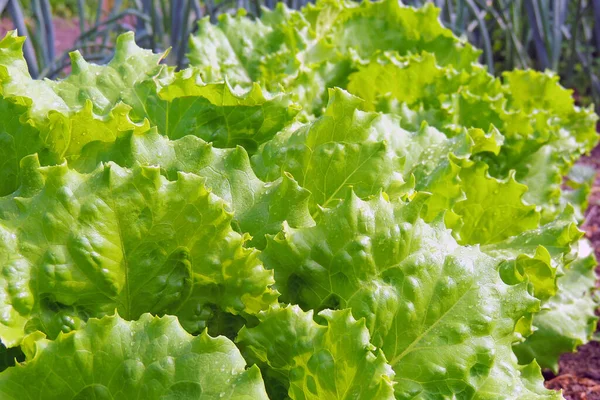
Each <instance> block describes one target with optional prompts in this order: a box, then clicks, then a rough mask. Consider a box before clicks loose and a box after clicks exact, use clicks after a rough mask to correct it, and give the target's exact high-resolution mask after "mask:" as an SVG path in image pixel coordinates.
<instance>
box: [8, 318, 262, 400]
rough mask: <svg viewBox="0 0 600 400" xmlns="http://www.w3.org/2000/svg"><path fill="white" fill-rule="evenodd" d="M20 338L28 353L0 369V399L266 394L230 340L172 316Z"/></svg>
mask: <svg viewBox="0 0 600 400" xmlns="http://www.w3.org/2000/svg"><path fill="white" fill-rule="evenodd" d="M28 345H29V346H32V347H33V348H34V350H33V354H31V355H30V356H28V357H27V359H26V360H25V362H24V363H21V364H20V365H18V366H16V367H12V368H9V369H7V370H5V371H4V372H2V373H1V374H0V393H1V394H2V398H3V399H7V400H13V399H14V400H16V399H23V398H42V397H43V398H44V399H48V400H52V399H57V400H58V399H66V398H72V399H89V398H94V399H116V398H142V397H143V398H145V399H149V400H150V399H156V400H158V399H216V398H220V397H221V398H228V399H248V400H249V399H268V397H267V394H266V392H265V388H264V383H263V381H262V378H261V375H260V371H259V369H258V368H257V367H256V366H252V367H250V368H249V369H246V362H245V361H244V359H243V358H242V356H241V355H240V353H239V351H238V349H237V348H236V347H235V345H234V344H233V343H232V342H231V341H230V340H228V339H227V338H224V337H217V338H212V337H210V336H208V334H207V333H206V332H204V333H202V334H201V335H199V336H191V335H190V334H189V333H187V332H186V331H185V330H184V329H183V328H182V327H181V325H179V323H178V322H177V319H176V318H174V317H163V318H158V317H153V316H151V315H150V314H144V315H142V316H141V317H140V319H139V320H137V321H131V322H128V321H125V320H123V319H122V318H121V317H119V316H118V315H115V316H111V317H104V318H102V319H100V320H97V319H90V320H89V321H88V323H87V324H86V326H85V327H84V328H83V329H81V330H78V331H74V332H70V333H68V334H61V335H59V336H58V338H57V339H56V340H55V341H48V340H45V339H41V340H39V341H37V342H34V343H29V344H28ZM32 382H36V384H32Z"/></svg>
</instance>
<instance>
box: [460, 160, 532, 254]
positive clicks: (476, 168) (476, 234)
mask: <svg viewBox="0 0 600 400" xmlns="http://www.w3.org/2000/svg"><path fill="white" fill-rule="evenodd" d="M459 176H460V179H461V188H462V190H463V192H464V193H465V197H466V198H465V199H464V200H461V201H459V202H458V203H457V204H456V205H455V206H454V208H453V211H454V212H455V213H456V214H458V215H459V216H460V217H461V219H462V221H461V222H462V226H461V227H460V229H459V230H455V232H456V233H457V235H458V237H459V238H460V242H461V243H463V244H475V243H479V244H491V243H496V242H500V241H502V240H504V239H506V238H509V237H511V236H515V235H518V234H520V233H522V232H524V231H527V230H530V229H535V228H537V227H538V223H539V220H540V215H539V212H537V211H536V208H535V206H533V205H527V204H525V203H524V202H523V200H522V197H523V194H524V193H525V192H526V191H527V186H525V185H522V184H520V183H518V182H517V181H516V180H515V178H514V174H511V175H510V176H509V177H508V179H506V180H505V181H499V180H497V179H494V178H492V177H491V176H489V174H488V165H487V164H484V163H481V162H477V163H474V164H473V165H472V166H470V167H469V168H463V169H462V170H461V171H460V175H459Z"/></svg>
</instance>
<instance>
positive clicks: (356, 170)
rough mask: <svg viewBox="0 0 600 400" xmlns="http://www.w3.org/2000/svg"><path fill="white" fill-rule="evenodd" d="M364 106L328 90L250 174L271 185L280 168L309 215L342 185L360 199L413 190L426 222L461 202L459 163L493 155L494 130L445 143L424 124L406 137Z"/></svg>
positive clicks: (269, 146) (497, 139)
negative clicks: (423, 204)
mask: <svg viewBox="0 0 600 400" xmlns="http://www.w3.org/2000/svg"><path fill="white" fill-rule="evenodd" d="M363 104H364V102H363V101H362V100H360V99H358V98H356V97H354V96H352V95H350V94H348V93H347V92H345V91H343V90H340V89H334V90H331V91H330V101H329V105H328V106H327V109H326V110H325V113H324V114H323V115H322V116H321V117H319V118H318V119H316V120H315V121H314V122H312V123H309V124H306V125H303V126H300V127H298V128H296V129H295V130H294V129H293V128H289V129H286V130H284V131H282V132H280V133H279V134H278V135H277V136H276V137H275V138H273V140H271V141H270V142H267V143H266V144H265V145H263V146H261V148H260V149H259V151H258V153H257V154H256V155H255V156H253V158H252V161H253V166H254V169H255V171H256V173H257V175H258V176H259V177H260V178H262V179H264V180H274V179H277V178H279V177H280V176H281V173H282V171H284V172H288V173H290V174H291V175H292V176H293V177H294V178H295V179H296V180H297V181H298V183H299V184H300V186H302V187H304V188H306V189H308V190H309V191H310V192H311V193H312V194H313V196H312V198H311V210H312V211H313V212H314V211H315V210H316V208H317V206H322V207H327V206H330V205H333V204H335V203H336V202H337V201H339V200H340V198H341V197H342V195H343V194H344V193H345V190H346V189H347V188H349V187H352V188H353V190H354V191H355V192H356V194H357V195H358V196H359V197H361V198H366V197H368V196H370V195H377V194H378V193H379V192H380V191H385V192H386V193H387V194H388V195H389V196H390V197H392V198H396V197H401V196H403V195H405V194H406V193H407V192H408V191H410V190H412V189H415V190H419V191H427V192H430V193H433V194H434V196H432V197H431V198H430V199H429V211H428V216H427V217H426V219H427V220H432V219H433V218H435V217H436V216H437V215H438V214H439V213H440V212H442V211H444V210H447V209H448V208H451V207H452V206H453V205H454V204H455V203H456V201H458V200H459V199H460V198H461V196H462V192H461V187H460V184H459V175H458V174H459V171H460V168H461V164H462V160H464V159H468V158H469V157H470V156H471V154H473V153H479V152H497V151H499V148H500V143H501V141H502V136H501V135H500V134H499V133H498V132H497V131H494V130H493V131H491V132H490V133H488V134H486V133H484V132H483V131H481V130H478V129H471V130H468V131H465V132H462V133H461V134H459V135H457V136H455V137H453V138H447V137H446V136H445V135H444V134H443V133H441V132H439V131H438V130H436V129H435V128H432V127H428V126H427V125H425V124H424V125H423V126H421V127H420V129H419V130H418V131H416V132H408V131H406V130H404V129H402V128H401V127H400V121H399V119H398V118H396V117H394V116H390V115H383V114H379V113H371V112H364V111H361V110H360V108H361V107H362V105H363ZM449 155H452V156H453V157H451V158H449Z"/></svg>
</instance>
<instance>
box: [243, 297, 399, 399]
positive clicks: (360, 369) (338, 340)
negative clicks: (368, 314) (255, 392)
mask: <svg viewBox="0 0 600 400" xmlns="http://www.w3.org/2000/svg"><path fill="white" fill-rule="evenodd" d="M319 315H320V316H321V317H322V318H323V319H324V320H325V322H326V325H320V324H317V323H315V322H314V321H313V312H312V311H309V312H304V311H302V310H301V309H300V307H298V306H287V307H279V306H276V307H274V308H271V309H269V310H268V311H264V312H261V313H260V314H259V316H258V318H259V320H260V323H259V324H258V326H256V327H254V328H249V329H248V328H243V329H242V330H241V331H240V334H239V336H238V338H237V341H238V342H239V343H240V344H241V346H242V348H243V349H244V354H245V355H246V357H247V359H248V360H249V361H253V362H256V363H257V364H258V365H262V366H263V368H264V370H265V372H266V373H267V374H268V375H266V376H269V377H270V378H271V379H272V380H274V381H275V383H273V384H272V385H271V386H275V385H276V383H280V384H281V385H283V386H284V387H285V388H288V395H289V396H290V398H292V399H346V398H361V399H362V398H365V399H393V398H394V389H393V377H394V372H393V371H392V369H391V367H390V366H389V365H388V364H387V362H386V360H385V357H384V355H383V354H382V353H381V351H380V350H378V351H375V347H374V346H373V345H372V344H371V343H370V342H369V332H368V331H367V328H366V327H365V324H364V320H361V321H356V320H355V319H354V318H353V317H352V315H351V313H350V310H342V311H332V310H324V311H321V313H320V314H319ZM272 396H273V394H272ZM273 398H276V397H273Z"/></svg>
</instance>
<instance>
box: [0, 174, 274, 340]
mask: <svg viewBox="0 0 600 400" xmlns="http://www.w3.org/2000/svg"><path fill="white" fill-rule="evenodd" d="M42 173H43V175H44V178H45V185H44V188H43V189H42V190H41V191H40V192H39V193H38V194H37V195H35V196H33V197H31V198H27V199H26V198H16V199H15V201H17V202H18V203H19V209H20V213H19V215H18V216H16V217H15V218H12V219H9V220H6V221H3V222H1V223H0V232H1V237H2V240H1V241H0V243H1V245H2V247H1V248H0V260H2V271H3V274H4V276H8V277H9V279H7V280H6V281H5V283H4V284H3V287H2V296H1V297H0V298H1V299H2V304H1V306H2V309H3V312H2V316H3V317H2V321H1V324H0V337H1V338H2V341H3V343H5V344H7V345H14V344H15V343H18V342H19V341H20V340H21V338H22V336H23V333H24V332H27V331H31V330H35V329H39V330H42V331H43V332H45V333H46V334H48V335H49V336H50V337H55V336H56V334H57V333H58V332H59V331H60V330H63V331H68V330H70V329H74V328H76V327H77V326H78V322H77V321H78V320H80V319H83V320H85V319H86V318H88V317H90V316H91V317H93V316H102V315H104V314H107V313H110V312H111V311H112V310H114V309H115V308H117V309H118V310H119V312H120V313H121V314H122V315H123V316H124V317H126V318H137V317H138V316H139V315H141V314H142V313H144V312H153V313H156V314H174V315H177V316H179V318H180V321H181V322H182V324H183V326H184V327H185V328H186V329H188V330H190V331H192V332H194V331H198V330H201V329H203V328H204V326H206V323H207V320H209V319H210V318H211V316H212V312H211V307H213V306H215V307H217V308H218V309H220V310H222V311H226V312H229V313H234V314H239V313H250V314H252V313H256V312H258V311H259V310H261V309H264V308H266V307H267V306H268V305H269V304H272V303H273V302H274V301H275V299H276V298H277V293H276V292H274V291H273V290H271V289H270V288H269V286H270V285H271V284H272V283H273V279H272V272H270V271H266V270H265V269H264V268H263V266H262V264H261V263H260V262H259V261H258V260H257V251H256V250H254V249H247V248H245V247H243V244H244V241H245V238H244V237H243V236H241V235H240V234H238V233H237V232H235V231H233V230H232V228H231V218H232V216H231V213H229V212H228V211H227V208H229V207H228V206H227V204H226V203H224V202H223V201H222V200H221V199H220V198H218V197H217V196H215V195H213V194H212V193H210V192H208V191H207V189H206V188H205V185H204V180H203V179H202V178H200V177H198V176H196V175H193V174H184V173H180V174H179V176H178V178H177V180H176V181H174V182H169V181H167V180H166V179H165V178H164V177H162V176H161V175H160V173H159V169H158V168H156V167H137V168H135V169H133V170H128V169H123V168H120V167H118V166H116V165H114V164H107V165H104V166H101V167H100V168H99V169H97V170H96V171H94V172H93V173H91V174H79V173H77V172H75V171H72V170H69V169H68V168H67V166H66V164H65V165H61V166H56V167H46V168H44V169H43V170H42Z"/></svg>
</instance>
